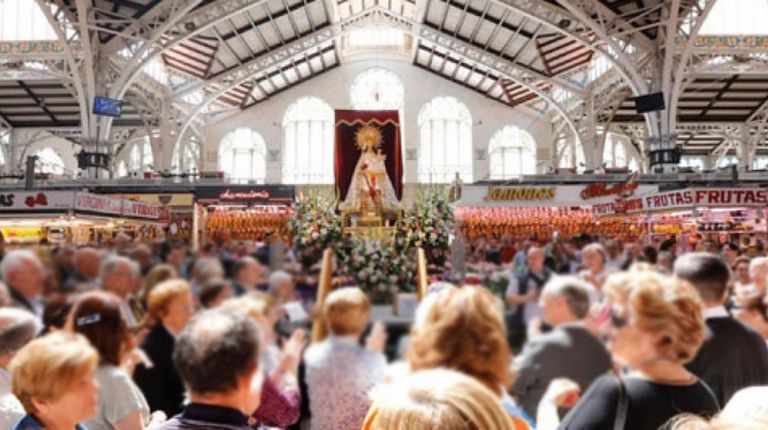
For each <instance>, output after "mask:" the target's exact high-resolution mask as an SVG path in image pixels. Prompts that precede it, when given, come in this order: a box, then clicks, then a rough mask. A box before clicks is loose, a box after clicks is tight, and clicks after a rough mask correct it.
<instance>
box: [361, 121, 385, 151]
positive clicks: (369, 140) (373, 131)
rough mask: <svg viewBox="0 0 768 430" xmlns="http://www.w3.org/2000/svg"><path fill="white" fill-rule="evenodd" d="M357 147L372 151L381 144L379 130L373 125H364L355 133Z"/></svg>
mask: <svg viewBox="0 0 768 430" xmlns="http://www.w3.org/2000/svg"><path fill="white" fill-rule="evenodd" d="M355 139H356V140H357V147H358V148H360V150H361V151H373V150H374V149H376V148H378V147H379V146H381V140H382V137H381V130H379V128H378V127H375V126H373V125H366V126H363V127H361V128H360V130H358V131H357V133H355Z"/></svg>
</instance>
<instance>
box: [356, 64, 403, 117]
mask: <svg viewBox="0 0 768 430" xmlns="http://www.w3.org/2000/svg"><path fill="white" fill-rule="evenodd" d="M404 96H405V89H404V88H403V84H402V82H401V81H400V78H399V77H398V76H397V75H396V74H395V73H394V72H391V71H389V70H387V69H384V68H381V67H374V68H371V69H368V70H365V71H363V72H361V73H360V74H359V75H357V77H355V79H354V80H353V81H352V85H351V86H350V89H349V98H350V100H351V101H352V107H353V108H355V109H370V110H384V109H389V110H397V109H400V108H402V107H403V99H404Z"/></svg>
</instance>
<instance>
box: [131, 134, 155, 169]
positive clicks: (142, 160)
mask: <svg viewBox="0 0 768 430" xmlns="http://www.w3.org/2000/svg"><path fill="white" fill-rule="evenodd" d="M154 163H155V157H154V154H153V153H152V144H151V143H150V141H149V137H147V136H145V137H143V138H142V139H140V140H138V141H136V142H134V144H133V146H132V147H131V152H130V153H129V155H128V167H129V168H130V170H131V171H133V172H140V171H144V170H148V169H151V168H152V166H153V165H154Z"/></svg>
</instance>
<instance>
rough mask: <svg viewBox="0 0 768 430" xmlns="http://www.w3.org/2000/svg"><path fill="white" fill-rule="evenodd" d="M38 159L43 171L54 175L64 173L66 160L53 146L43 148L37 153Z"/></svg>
mask: <svg viewBox="0 0 768 430" xmlns="http://www.w3.org/2000/svg"><path fill="white" fill-rule="evenodd" d="M35 155H36V156H37V158H38V160H37V162H38V166H40V171H41V172H42V173H51V174H54V175H63V174H64V160H62V159H61V156H59V154H58V153H57V152H56V151H54V150H53V148H51V147H46V148H43V149H41V150H39V151H37V153H35Z"/></svg>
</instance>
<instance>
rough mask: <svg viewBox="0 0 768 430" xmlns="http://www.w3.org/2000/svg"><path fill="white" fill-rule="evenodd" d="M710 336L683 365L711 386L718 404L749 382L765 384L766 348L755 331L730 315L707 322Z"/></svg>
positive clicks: (710, 319) (766, 367)
mask: <svg viewBox="0 0 768 430" xmlns="http://www.w3.org/2000/svg"><path fill="white" fill-rule="evenodd" d="M706 323H707V327H709V330H710V332H711V336H710V337H709V339H707V340H706V341H705V342H704V345H702V347H701V349H700V350H699V352H698V354H697V355H696V357H695V358H694V359H693V361H691V362H690V363H688V365H686V367H687V368H688V370H690V371H691V372H693V373H694V374H696V376H698V377H699V378H701V379H702V380H703V381H704V382H706V383H707V385H709V387H710V388H712V391H713V392H714V393H715V396H716V397H717V401H718V402H719V403H720V405H725V404H726V403H728V400H729V399H730V398H731V396H733V394H734V393H736V392H737V391H739V390H740V389H742V388H746V387H749V386H751V385H768V348H767V347H766V344H765V340H763V338H762V337H761V336H760V335H759V334H758V333H757V332H756V331H754V330H752V329H751V328H749V327H748V326H746V325H745V324H743V323H742V322H741V321H737V320H735V319H733V318H730V317H720V318H709V319H707V321H706Z"/></svg>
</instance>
